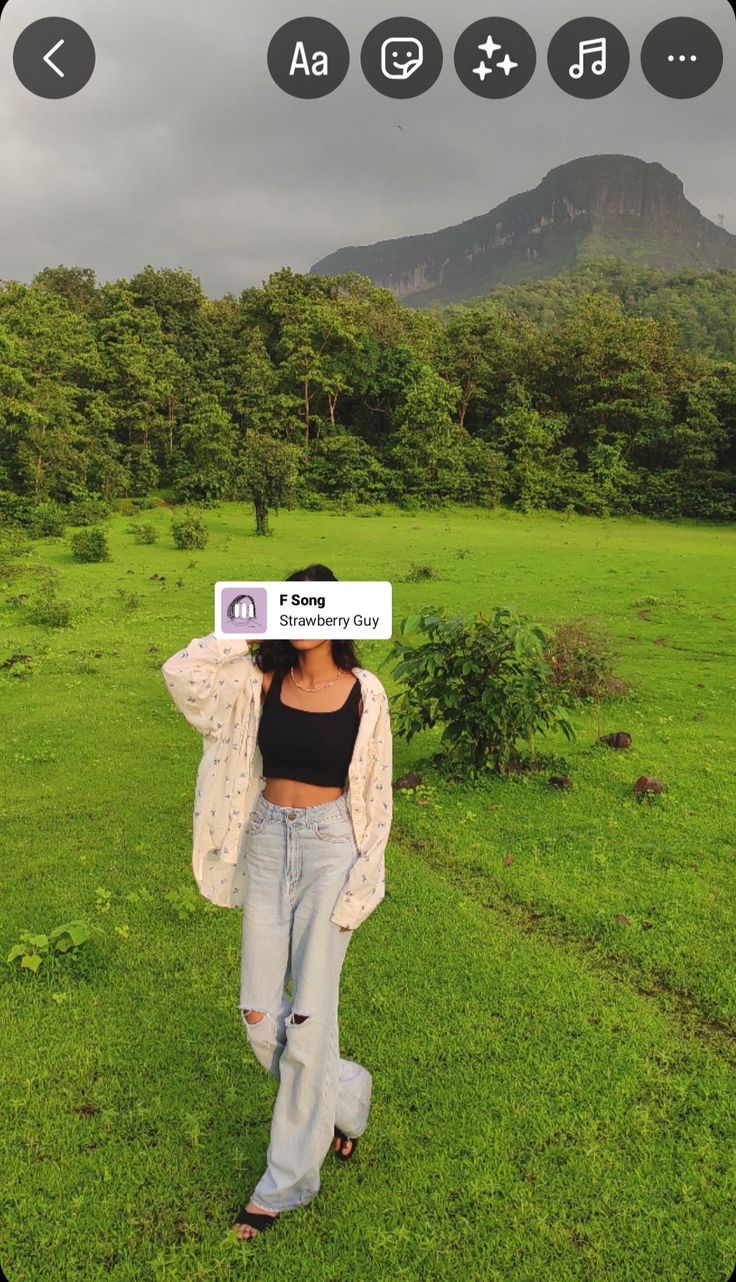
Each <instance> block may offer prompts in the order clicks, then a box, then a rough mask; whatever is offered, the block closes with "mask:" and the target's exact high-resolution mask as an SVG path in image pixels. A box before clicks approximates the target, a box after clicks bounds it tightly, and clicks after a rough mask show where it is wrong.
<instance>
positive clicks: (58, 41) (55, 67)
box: [43, 40, 64, 80]
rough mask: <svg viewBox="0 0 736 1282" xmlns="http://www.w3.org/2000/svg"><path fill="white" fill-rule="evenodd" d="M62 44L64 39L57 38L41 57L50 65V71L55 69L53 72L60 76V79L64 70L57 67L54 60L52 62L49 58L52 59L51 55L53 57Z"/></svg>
mask: <svg viewBox="0 0 736 1282" xmlns="http://www.w3.org/2000/svg"><path fill="white" fill-rule="evenodd" d="M63 44H64V41H63V40H57V42H56V44H55V45H54V47H53V49H49V51H48V53H46V54H44V57H43V60H44V62H47V63H48V64H49V66H50V68H51V70H52V71H55V72H56V74H57V76H61V78H62V80H63V79H64V72H63V71H62V70H61V69H60V68H59V67H57V65H56V63H55V62H52V61H51V59H52V57H53V55H54V54H55V53H58V52H59V50H60V48H61V46H62V45H63Z"/></svg>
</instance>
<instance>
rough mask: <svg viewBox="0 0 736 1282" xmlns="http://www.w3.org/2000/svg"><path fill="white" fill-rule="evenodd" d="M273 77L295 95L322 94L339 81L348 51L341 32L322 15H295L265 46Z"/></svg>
mask: <svg viewBox="0 0 736 1282" xmlns="http://www.w3.org/2000/svg"><path fill="white" fill-rule="evenodd" d="M267 60H268V69H269V71H270V73H271V76H272V78H273V80H275V82H276V84H277V85H278V86H279V89H284V90H285V91H286V93H289V94H291V95H292V97H294V98H324V97H326V95H327V94H329V93H332V92H333V90H335V89H337V88H338V86H339V85H341V84H342V82H343V80H344V79H345V77H346V75H347V74H348V68H349V66H350V51H349V49H348V45H347V41H346V39H345V37H344V36H343V34H342V32H341V31H339V30H338V29H337V27H335V26H333V25H332V23H331V22H326V21H325V19H324V18H294V19H293V20H292V21H291V22H287V23H285V24H284V26H283V27H280V28H279V30H278V31H277V32H276V34H275V36H274V37H273V38H272V40H271V43H270V45H269V46H268V58H267Z"/></svg>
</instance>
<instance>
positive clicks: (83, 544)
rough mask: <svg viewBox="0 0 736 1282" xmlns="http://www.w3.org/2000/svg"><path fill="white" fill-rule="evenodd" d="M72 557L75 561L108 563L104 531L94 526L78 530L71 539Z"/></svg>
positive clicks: (108, 552)
mask: <svg viewBox="0 0 736 1282" xmlns="http://www.w3.org/2000/svg"><path fill="white" fill-rule="evenodd" d="M71 549H72V557H73V559H74V560H75V561H109V560H110V551H109V548H108V546H107V537H106V535H105V531H104V530H101V529H99V528H97V527H95V526H91V527H90V528H89V529H87V530H78V531H77V533H76V534H73V535H72V537H71Z"/></svg>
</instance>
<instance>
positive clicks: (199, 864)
mask: <svg viewBox="0 0 736 1282" xmlns="http://www.w3.org/2000/svg"><path fill="white" fill-rule="evenodd" d="M248 644H249V643H248V641H246V640H243V639H240V638H232V639H230V640H227V641H220V640H218V638H217V637H216V636H215V635H214V633H210V635H209V636H206V637H195V638H194V639H193V640H192V641H190V642H189V645H188V646H186V647H185V648H184V649H183V650H179V651H177V653H176V654H174V655H172V657H171V658H170V659H167V660H166V662H165V663H164V664H163V665H162V667H161V671H162V673H163V677H164V680H165V682H166V685H167V686H168V689H169V693H170V694H171V697H172V699H173V700H174V703H175V704H176V706H177V707H178V708H179V710H180V711H181V712H182V713H183V714H184V716H185V717H186V719H187V721H189V722H190V724H191V725H193V726H194V728H195V729H196V730H198V731H199V733H200V734H201V735H202V736H203V744H202V759H201V761H200V765H199V770H198V772H197V780H196V787H195V798H194V822H193V839H194V845H193V852H192V869H193V872H194V878H195V881H196V882H197V885H198V887H199V890H200V892H201V893H202V894H203V895H204V896H205V898H206V899H209V900H211V901H212V903H215V904H219V905H220V907H223V908H242V907H243V903H244V900H243V896H244V890H245V867H244V862H243V849H242V842H241V836H242V831H243V826H244V824H245V823H246V822H247V820H248V818H249V816H250V813H251V811H252V810H253V807H254V805H255V804H256V801H257V800H258V796H259V794H260V793H261V791H262V789H263V786H264V784H265V779H264V778H263V759H262V757H261V753H260V749H259V747H258V742H257V735H258V723H259V721H260V715H261V686H262V682H263V674H262V672H261V670H260V668H258V667H257V666H256V663H255V661H254V659H253V656H252V655H251V654H249V653H248ZM353 672H354V674H355V676H356V677H357V678H358V680H359V682H360V686H361V693H362V698H363V715H362V717H361V720H360V725H359V728H358V735H357V738H356V741H355V747H354V749H353V755H352V759H351V761H350V767H349V770H348V780H347V788H346V791H345V798H346V801H347V804H348V809H349V812H350V817H351V821H352V826H353V832H354V834H355V841H356V845H357V848H358V856H357V858H356V859H355V860H354V861H353V863H352V865H351V867H350V869H349V872H348V876H347V878H346V881H345V884H344V886H343V888H342V890H341V892H340V895H339V896H338V898H337V901H336V903H335V906H334V908H333V910H332V915H331V917H330V920H331V921H333V922H334V923H335V925H337V926H347V927H348V928H349V929H351V930H355V928H356V927H357V926H359V925H360V924H361V922H364V921H365V920H366V918H367V917H368V916H370V914H371V913H372V912H373V909H374V908H375V907H376V905H377V904H379V903H380V902H381V900H382V899H383V897H384V895H385V890H386V885H385V850H386V843H387V841H388V836H389V831H390V828H391V817H392V803H393V793H392V779H391V770H392V738H391V723H390V716H389V707H388V698H387V696H386V691H385V690H384V688H383V686H382V684H381V682H380V681H379V679H378V677H376V676H374V674H373V673H372V672H368V671H367V670H366V669H365V668H354V669H353Z"/></svg>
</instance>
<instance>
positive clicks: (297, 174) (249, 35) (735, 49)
mask: <svg viewBox="0 0 736 1282" xmlns="http://www.w3.org/2000/svg"><path fill="white" fill-rule="evenodd" d="M591 11H592V12H593V13H596V14H597V15H598V16H600V17H604V18H607V19H608V20H609V21H612V22H614V23H615V24H616V25H617V26H618V27H619V28H620V29H621V30H622V31H623V33H624V35H625V36H626V37H627V39H628V41H629V45H630V48H631V53H632V61H631V69H630V71H629V75H628V77H627V79H626V80H625V81H624V83H623V85H622V86H621V87H620V88H619V89H618V90H617V91H616V92H615V93H613V94H611V95H610V96H609V97H607V98H603V99H600V100H597V101H593V102H582V101H580V100H578V99H575V98H572V97H570V96H569V95H567V94H565V93H563V92H562V91H561V90H560V89H558V88H557V87H556V85H555V84H554V82H553V81H552V80H551V78H550V76H549V73H548V71H547V65H546V49H547V45H548V43H549V41H550V39H551V37H552V36H553V35H554V32H555V31H556V30H557V28H558V27H559V26H561V25H562V24H563V22H566V21H568V20H569V19H570V18H573V17H582V16H586V15H589V14H590V13H591ZM489 12H490V13H491V14H493V13H499V12H500V13H502V14H505V15H507V16H511V17H513V18H514V19H515V20H516V21H518V22H520V23H521V24H522V25H523V26H525V27H526V28H527V30H528V31H529V32H530V34H531V35H532V37H533V38H534V41H535V43H536V46H537V54H538V63H537V70H536V74H535V76H534V78H533V80H532V81H531V83H530V84H529V86H528V87H527V88H526V89H525V90H523V91H522V92H521V93H520V94H518V95H517V96H515V97H512V98H509V99H507V100H505V101H502V102H490V101H487V100H484V99H481V98H479V97H477V96H476V95H474V94H471V93H469V92H468V90H467V89H465V88H464V87H463V86H462V84H461V83H460V81H459V80H458V79H457V77H456V75H455V71H454V66H453V50H454V45H455V42H456V40H457V38H458V36H459V35H460V33H461V31H462V30H463V29H464V28H465V27H466V26H469V25H470V23H471V22H474V21H476V20H477V19H478V18H480V17H483V10H482V9H479V7H478V5H477V3H475V2H474V3H472V4H471V3H467V0H457V2H456V3H454V4H448V2H447V0H425V2H424V3H422V4H413V5H406V6H404V5H403V4H399V5H396V4H394V5H391V4H387V3H385V2H384V0H371V2H370V3H369V4H368V3H366V4H357V3H353V2H352V0H342V2H341V3H336V2H335V0H321V3H319V4H316V5H315V4H312V3H310V4H308V5H305V6H304V7H301V6H298V5H295V4H294V3H292V2H291V0H271V2H270V3H269V2H268V0H261V2H260V3H258V4H256V3H255V2H254V0H125V3H121V0H64V3H63V4H59V5H56V4H55V3H54V4H48V3H47V4H46V5H44V4H42V3H40V2H39V0H9V3H8V5H7V7H6V9H5V10H4V12H3V14H2V18H0V60H1V64H0V65H1V66H2V74H1V75H0V277H5V278H13V279H19V280H29V279H30V278H31V277H32V276H33V275H34V273H35V272H37V271H38V270H39V269H40V268H41V267H43V266H45V265H47V264H56V263H60V262H64V263H67V264H70V265H71V264H78V265H83V266H91V267H94V268H95V269H96V271H97V272H98V275H99V276H100V278H101V279H111V278H115V277H118V276H128V275H131V274H132V273H134V272H135V271H137V270H138V269H139V268H140V267H141V266H143V265H144V264H145V263H148V262H151V263H153V264H155V265H156V266H170V267H185V268H188V269H189V270H191V271H193V272H194V273H195V274H196V275H198V276H200V277H201V279H202V282H203V285H204V287H205V289H206V291H207V292H208V293H209V294H210V295H213V296H214V295H219V294H222V293H224V292H226V291H228V290H232V291H235V292H238V291H239V290H241V289H242V288H244V287H245V286H246V285H250V284H254V283H255V284H257V283H260V281H262V280H263V279H264V278H265V277H266V276H267V275H268V274H269V273H270V272H271V271H273V270H275V269H276V268H278V267H280V266H282V265H283V264H290V265H291V266H292V267H294V268H295V269H296V270H298V271H306V270H307V269H308V268H309V267H310V266H311V264H312V263H313V262H316V261H317V260H318V259H320V258H322V257H323V256H324V255H325V254H328V253H330V252H331V251H332V250H335V249H338V248H340V247H341V246H343V245H346V244H364V243H371V242H373V241H376V240H381V239H385V238H388V237H394V236H402V235H407V234H413V233H417V232H424V231H434V230H436V229H437V228H440V227H444V226H447V225H449V224H452V223H456V222H460V221H462V220H463V219H466V218H470V217H473V216H474V215H476V214H480V213H483V212H485V211H487V210H488V209H491V208H492V207H493V206H494V205H497V204H498V203H500V202H501V201H502V200H504V199H506V197H508V196H511V195H513V194H515V193H516V192H518V191H524V190H527V189H528V188H530V187H534V186H536V185H537V183H538V182H539V181H540V180H541V178H542V177H543V176H544V174H545V173H547V172H548V170H549V169H551V168H552V167H553V166H555V165H558V164H562V163H564V162H565V161H568V160H571V159H573V158H574V157H577V156H583V155H588V154H592V153H595V152H624V153H627V154H631V155H636V156H640V157H642V158H643V159H644V160H656V161H660V162H661V163H662V164H664V165H665V166H667V168H669V169H672V170H674V171H676V172H677V173H678V174H679V175H680V177H681V178H682V180H683V182H684V184H685V191H686V194H687V195H688V197H689V198H690V199H691V200H692V201H693V202H694V203H695V204H696V205H698V206H699V207H700V208H701V209H702V210H703V212H704V213H705V214H706V215H707V216H708V217H710V218H712V219H714V220H715V219H716V218H717V216H718V215H719V214H720V213H723V214H725V217H726V226H727V227H729V228H730V230H731V231H733V232H735V233H736V182H735V181H734V164H733V156H734V135H735V133H736V129H735V126H736V94H735V93H734V89H735V88H736V84H735V83H734V77H735V76H736V70H735V68H736V20H734V17H733V14H732V11H731V9H730V8H729V6H728V4H727V0H687V3H682V4H677V5H673V4H672V2H671V0H599V2H597V3H595V4H592V5H591V4H590V3H589V0H561V2H560V3H558V4H554V3H551V0H515V3H514V4H513V5H509V6H506V7H503V6H502V7H500V8H496V7H495V5H494V6H491V7H490V10H489ZM59 13H61V14H63V15H64V16H65V17H68V18H73V19H75V20H76V21H77V22H79V23H81V25H82V26H84V27H85V28H86V29H87V31H88V32H89V34H90V35H91V37H92V39H93V41H94V44H95V46H96V50H97V66H96V70H95V73H94V75H93V77H92V79H91V80H90V82H89V83H88V85H87V86H86V88H85V89H83V90H82V91H81V92H80V93H79V94H78V95H76V96H75V97H73V98H69V99H66V100H62V101H56V102H52V101H47V100H44V99H41V98H37V97H35V96H34V95H32V94H30V93H29V92H28V91H27V90H26V89H24V88H23V87H22V86H21V85H20V83H19V81H18V80H17V79H16V77H15V75H14V72H13V66H12V52H13V46H14V44H15V41H16V39H17V36H18V35H19V33H20V32H21V30H23V28H24V27H26V26H27V25H28V24H29V23H30V22H32V21H34V20H35V19H36V18H39V17H44V16H47V15H49V14H59ZM683 13H691V14H692V15H693V16H697V17H699V18H701V19H702V20H703V21H706V22H708V23H709V24H710V25H711V26H712V27H714V28H715V29H716V30H717V32H718V34H719V36H720V38H721V41H722V43H723V44H724V47H725V50H726V66H725V68H724V73H723V75H722V76H721V79H720V81H719V83H718V84H717V85H716V86H715V87H714V88H713V89H712V90H711V91H710V92H709V93H708V94H706V95H704V96H703V97H702V98H699V99H695V100H691V101H689V102H687V101H686V102H676V101H673V100H671V99H669V98H665V97H663V96H662V95H660V94H657V93H656V92H655V91H654V90H653V89H651V88H650V87H649V85H648V84H647V82H646V81H645V80H644V77H643V75H642V72H641V67H640V63H639V50H640V47H641V42H642V40H643V38H644V36H645V35H646V34H647V32H648V31H649V30H650V29H651V28H652V27H653V26H655V25H656V23H657V22H659V21H661V20H662V19H664V18H667V17H672V16H674V15H675V14H677V15H680V14H683ZM305 14H308V15H314V16H320V17H324V18H328V19H330V20H331V21H332V22H334V23H335V24H336V25H337V26H339V27H340V28H341V30H342V31H343V32H344V34H345V36H346V37H347V39H348V42H349V44H350V48H351V56H352V62H351V68H350V71H349V73H348V76H347V79H346V80H345V81H344V82H343V84H342V85H341V87H340V88H339V89H337V90H336V92H335V93H333V94H332V95H330V96H328V97H326V98H324V99H321V100H318V101H314V102H304V101H300V100H298V99H295V98H291V97H290V96H289V95H287V94H285V93H283V92H281V91H280V90H279V89H278V88H277V87H276V85H275V84H274V83H273V81H272V80H271V78H270V76H269V73H268V69H267V66H266V50H267V47H268V43H269V40H270V38H271V36H272V35H273V33H274V32H275V31H276V30H277V28H278V27H280V26H281V24H282V23H283V22H286V21H287V20H289V19H290V18H294V17H300V16H304V15H305ZM406 14H409V15H410V16H414V17H417V18H421V19H422V20H423V21H424V22H427V23H429V25H430V26H431V27H433V29H434V30H435V31H436V33H437V35H438V36H439V37H440V40H441V41H442V44H443V47H444V51H445V65H444V70H443V72H442V75H441V77H440V79H439V80H438V82H437V83H436V85H435V86H434V88H433V89H431V90H430V91H429V92H428V93H426V94H425V95H423V96H422V97H419V98H415V99H413V100H409V101H405V102H396V101H395V100H391V99H388V98H384V97H383V96H382V95H380V94H378V93H377V92H375V91H374V90H373V89H371V88H370V86H369V85H368V84H367V82H366V81H365V79H364V77H363V74H362V71H361V68H360V47H361V44H362V41H363V39H364V37H365V35H366V34H367V33H368V31H369V30H370V28H371V27H373V26H374V25H375V24H376V23H378V22H380V21H382V20H383V19H385V18H389V17H396V16H405V15H406ZM398 125H401V126H402V127H403V128H402V129H399V128H397V126H398Z"/></svg>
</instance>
